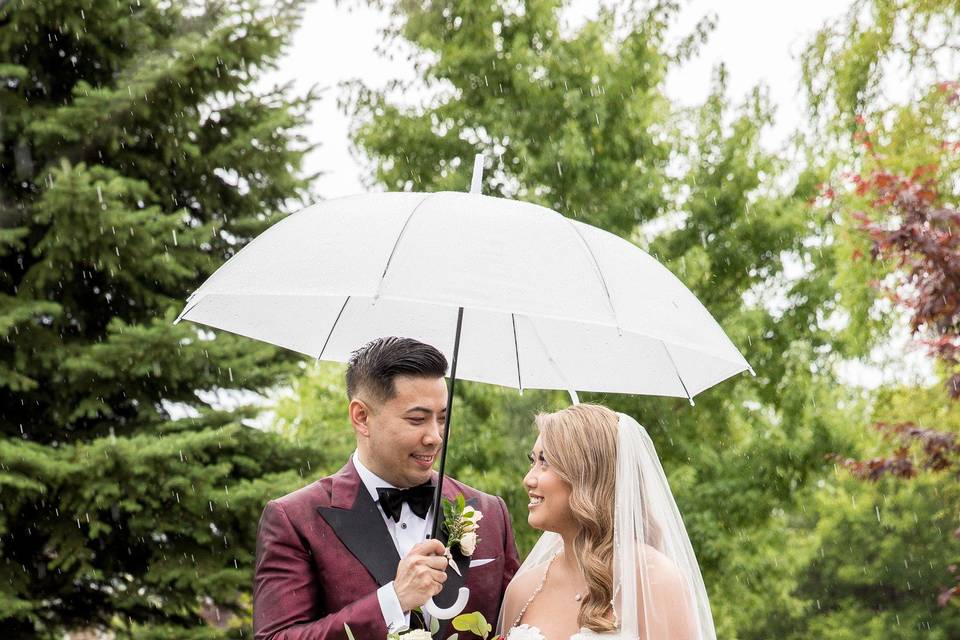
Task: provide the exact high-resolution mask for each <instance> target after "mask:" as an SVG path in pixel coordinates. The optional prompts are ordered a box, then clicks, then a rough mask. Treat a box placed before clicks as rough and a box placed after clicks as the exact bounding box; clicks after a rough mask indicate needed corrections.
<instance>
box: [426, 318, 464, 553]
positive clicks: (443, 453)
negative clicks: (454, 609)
mask: <svg viewBox="0 0 960 640" xmlns="http://www.w3.org/2000/svg"><path fill="white" fill-rule="evenodd" d="M462 325H463V307H460V309H459V310H458V311H457V333H456V335H455V336H454V338H453V360H452V361H451V363H450V390H449V391H448V392H447V416H446V419H445V420H444V421H443V444H442V445H441V447H440V474H439V476H438V478H437V490H436V493H435V494H434V496H433V534H432V535H431V537H432V538H437V537H438V536H439V534H440V524H441V523H442V522H443V511H441V510H440V497H441V496H442V495H443V469H444V467H445V466H446V463H447V439H448V438H449V436H450V418H451V416H453V387H454V385H455V384H456V382H457V354H458V353H459V352H460V327H461V326H462Z"/></svg>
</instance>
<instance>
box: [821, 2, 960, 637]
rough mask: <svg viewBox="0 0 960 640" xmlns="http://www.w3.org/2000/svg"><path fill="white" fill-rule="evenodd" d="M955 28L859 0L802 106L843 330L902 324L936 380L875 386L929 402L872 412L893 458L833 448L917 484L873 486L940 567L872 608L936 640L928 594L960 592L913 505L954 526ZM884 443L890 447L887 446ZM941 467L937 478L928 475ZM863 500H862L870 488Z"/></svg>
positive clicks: (913, 8)
mask: <svg viewBox="0 0 960 640" xmlns="http://www.w3.org/2000/svg"><path fill="white" fill-rule="evenodd" d="M958 21H960V12H958V7H957V5H956V3H954V2H939V1H934V2H917V1H907V2H886V1H881V0H860V1H858V2H855V3H854V4H853V6H852V8H851V10H850V13H849V14H848V15H847V17H846V19H845V20H843V21H841V22H839V23H837V24H834V25H830V26H825V27H824V28H823V29H822V30H821V31H820V33H819V34H818V35H817V37H816V38H815V39H814V40H813V42H812V43H811V44H810V46H809V47H808V49H807V50H806V52H805V54H804V69H805V82H806V86H807V90H808V93H809V94H810V95H811V110H812V112H813V113H814V114H815V115H820V116H823V118H822V119H821V120H822V122H823V126H822V127H821V131H820V136H821V140H822V141H823V144H824V147H826V148H828V149H830V150H831V154H830V155H831V157H830V159H829V161H828V163H827V165H828V167H829V169H830V174H829V183H828V184H827V185H825V186H824V190H823V191H824V195H823V198H822V201H823V208H824V209H826V210H828V211H829V215H830V216H831V218H832V219H833V220H834V221H835V223H836V228H837V234H836V238H837V242H836V243H835V246H834V251H835V254H836V255H837V256H838V257H837V267H838V280H837V284H838V290H839V292H840V296H841V299H842V301H843V306H844V307H845V308H846V309H847V310H849V312H850V313H849V316H850V322H849V325H848V333H850V334H857V333H858V334H860V335H861V336H863V337H865V338H864V339H862V341H861V342H862V344H863V345H864V346H867V347H868V346H872V345H876V344H878V343H880V344H882V343H883V342H884V341H885V340H886V338H887V336H888V335H889V331H890V329H891V327H896V326H897V325H898V323H900V322H903V323H905V324H907V325H908V327H909V330H910V332H911V333H912V334H913V335H914V336H915V337H917V338H921V339H925V340H926V341H927V342H928V345H929V353H930V355H931V357H933V358H935V359H936V361H937V362H938V366H937V368H936V371H935V375H936V377H938V378H941V379H942V380H943V382H944V383H945V384H943V385H942V388H943V395H942V396H941V398H940V399H939V401H935V400H933V398H932V396H931V390H930V389H929V388H928V387H927V385H926V383H923V384H919V385H917V386H916V387H913V388H908V389H894V390H893V391H890V390H883V391H882V393H881V395H880V397H879V399H878V402H881V403H882V402H883V401H884V398H885V396H887V395H888V394H890V393H893V394H894V395H895V396H897V395H902V396H906V395H910V394H912V395H913V396H915V397H916V398H918V399H919V398H923V399H925V400H926V401H927V402H928V403H932V404H931V405H929V406H925V405H924V403H922V402H919V401H918V402H912V403H903V402H900V403H899V409H898V411H896V412H890V411H886V412H884V411H878V412H877V417H876V418H875V419H874V422H875V423H876V426H878V427H880V429H879V430H880V431H881V433H882V434H883V435H884V436H885V437H886V438H888V439H890V440H892V441H894V442H895V443H896V448H895V450H894V451H893V452H889V451H888V452H887V453H886V454H883V455H881V454H880V445H879V443H878V440H879V439H880V436H876V435H872V437H871V439H870V442H869V445H868V446H866V447H863V448H862V451H854V452H851V451H844V452H843V453H844V456H850V458H848V459H847V460H845V461H844V462H845V464H846V466H847V467H848V468H850V469H851V470H853V472H854V474H856V475H858V476H860V477H861V478H864V479H870V480H873V481H877V480H879V479H881V478H882V477H883V476H884V475H885V474H888V473H889V474H891V475H895V476H899V477H900V478H901V479H903V478H911V477H914V476H915V475H917V472H918V471H920V472H921V473H920V477H919V478H918V480H917V484H918V485H921V487H923V488H920V487H917V488H907V487H898V486H896V484H895V483H891V482H890V481H889V480H884V481H883V487H884V488H889V487H893V488H892V489H889V491H890V493H892V494H894V495H900V496H914V498H911V499H913V500H914V502H915V506H914V513H915V514H916V513H918V514H919V520H918V526H917V528H918V530H922V531H923V532H922V533H919V532H918V533H917V534H916V535H915V536H914V537H910V536H903V537H901V538H899V540H900V541H901V542H902V543H903V546H902V547H901V549H902V554H904V555H906V554H908V553H914V552H915V551H916V552H917V553H922V552H923V545H925V544H928V543H929V539H928V536H927V534H928V533H930V531H931V530H932V531H935V532H936V533H937V534H938V536H939V539H940V542H939V546H938V548H937V549H936V554H937V557H939V559H940V562H941V565H940V567H938V568H937V569H934V568H933V567H932V566H931V569H933V570H932V571H928V572H927V574H926V576H924V577H923V578H922V579H921V577H920V576H915V577H914V579H913V585H914V588H913V589H911V590H909V593H902V594H900V592H896V593H897V594H898V595H901V597H899V598H895V599H890V601H889V602H886V603H885V606H886V607H888V608H889V609H890V610H892V611H894V612H895V613H896V612H899V615H900V616H901V617H903V618H907V617H908V616H914V618H916V615H915V612H916V611H920V612H923V611H926V610H927V609H930V611H929V612H928V614H927V613H921V614H919V615H921V616H923V615H929V620H928V621H927V624H929V625H933V626H934V627H936V628H940V629H945V630H946V631H945V632H946V636H944V637H948V636H950V631H951V630H952V629H953V627H950V625H949V623H950V617H951V616H952V613H953V612H952V611H951V612H946V611H940V612H937V611H936V610H935V609H936V606H935V605H934V604H933V602H935V601H936V600H937V598H936V597H935V595H931V593H936V592H937V590H939V592H940V594H941V596H940V598H939V600H940V602H941V604H946V603H947V602H948V601H949V600H950V598H951V597H952V596H955V595H956V594H957V593H960V584H958V583H957V578H956V577H954V578H953V579H949V580H948V579H946V578H944V576H943V573H944V572H945V571H946V569H945V568H944V567H945V566H946V565H947V564H948V563H949V562H951V560H952V561H953V562H955V559H956V557H957V547H956V542H955V540H953V539H951V537H950V536H949V534H950V532H951V531H953V530H955V529H956V526H955V524H954V526H950V527H949V528H943V527H941V524H942V523H943V513H942V511H941V506H940V505H935V504H934V503H931V502H929V501H927V500H925V498H924V495H923V493H924V489H926V490H927V491H933V492H935V493H938V494H939V495H938V496H937V498H938V499H940V500H942V499H944V498H945V499H947V500H948V502H947V504H948V505H949V509H952V511H953V514H954V517H955V513H956V508H957V507H956V505H957V494H956V479H955V475H953V474H951V473H949V470H950V469H951V468H955V465H956V464H957V451H960V446H958V444H957V442H958V429H957V425H956V422H955V420H950V419H948V416H946V415H945V414H950V413H952V412H955V409H956V408H955V407H953V408H947V407H944V406H943V405H946V404H948V403H951V402H953V403H955V402H956V401H955V399H954V400H952V401H951V400H949V399H948V398H949V397H953V398H956V396H957V387H958V385H960V370H958V359H957V353H958V349H960V345H958V335H960V329H958V327H960V313H958V309H960V293H958V292H960V289H958V274H960V267H958V266H957V264H956V255H957V246H958V245H957V240H956V238H957V230H958V229H960V214H958V212H957V211H956V206H955V203H956V199H957V197H958V195H960V191H958V189H960V182H958V180H957V177H958V175H960V155H958V153H957V150H958V147H957V142H956V118H957V116H958V113H960V112H958V109H960V105H958V96H960V93H958V84H957V82H956V78H955V76H953V75H952V71H951V70H952V68H953V67H954V66H955V65H956V63H957V62H958V61H960V39H958V38H957V33H958V28H957V27H958V24H960V23H958ZM897 67H899V69H898V68H897ZM898 71H899V72H900V73H906V74H909V76H910V77H911V78H912V79H913V82H912V83H910V84H907V85H906V87H905V88H906V91H905V93H904V92H900V93H897V92H894V93H893V94H892V96H891V93H890V92H887V91H885V90H884V88H885V87H889V84H890V77H891V76H892V75H893V74H894V73H897V72H898ZM901 93H902V94H903V95H901ZM877 283H883V285H882V286H877ZM891 301H892V302H893V304H891ZM881 406H883V405H882V404H881ZM933 407H937V408H938V409H939V410H940V411H933V410H931V409H932V408H933ZM885 413H886V414H887V415H884V414H885ZM864 424H866V422H865V423H864ZM884 445H885V447H886V448H887V449H888V450H889V443H884ZM853 458H869V459H867V460H864V461H858V460H854V459H853ZM914 460H916V461H917V462H916V464H915V463H914ZM925 471H930V472H932V473H931V475H930V476H928V475H927V474H926V473H925ZM943 471H947V473H939V474H938V473H937V472H943ZM863 491H864V493H867V494H871V493H875V488H873V487H870V488H864V489H863ZM838 526H843V527H847V526H849V523H847V522H843V523H842V524H838ZM891 538H893V539H894V540H897V539H898V538H897V537H896V536H891ZM938 571H939V573H938ZM951 583H953V584H952V586H951ZM877 606H880V605H877ZM953 633H956V631H955V630H953Z"/></svg>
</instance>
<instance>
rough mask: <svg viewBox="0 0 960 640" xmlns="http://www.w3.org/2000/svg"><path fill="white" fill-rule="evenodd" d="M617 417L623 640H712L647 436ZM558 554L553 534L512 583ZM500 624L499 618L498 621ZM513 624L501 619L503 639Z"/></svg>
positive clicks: (618, 604)
mask: <svg viewBox="0 0 960 640" xmlns="http://www.w3.org/2000/svg"><path fill="white" fill-rule="evenodd" d="M618 415H619V429H618V430H619V434H618V449H617V462H616V464H617V475H616V498H615V502H614V533H613V535H614V538H613V540H614V550H613V585H614V586H613V589H614V597H613V605H614V613H615V615H616V619H617V622H618V626H619V632H618V633H617V635H618V636H619V637H621V638H623V639H624V640H632V639H634V638H636V639H638V640H716V631H715V629H714V625H713V615H712V614H711V612H710V602H709V600H708V599H707V591H706V588H705V587H704V584H703V577H702V576H701V575H700V565H699V564H698V563H697V559H696V556H694V553H693V548H692V547H691V546H690V538H689V537H688V535H687V530H686V527H684V525H683V519H682V518H681V517H680V511H679V510H678V509H677V504H676V502H675V501H674V499H673V493H672V492H671V491H670V486H669V484H668V483H667V478H666V475H664V473H663V467H662V466H661V465H660V460H659V459H658V457H657V452H656V450H655V449H654V446H653V442H652V441H651V440H650V437H649V435H647V432H646V430H645V429H644V428H643V427H642V426H641V425H640V424H639V423H638V422H637V421H636V420H634V419H633V418H631V417H630V416H627V415H624V414H622V413H621V414H618ZM562 549H563V540H562V539H561V538H560V536H559V535H558V534H556V533H552V532H546V533H544V534H543V535H542V536H541V537H540V539H539V540H538V541H537V543H536V545H534V547H533V549H532V550H531V552H530V555H528V556H527V558H526V560H524V562H523V564H522V565H521V566H520V569H519V571H518V572H517V576H518V577H519V576H520V575H522V574H523V573H525V572H527V571H533V570H537V569H538V568H539V571H541V572H542V571H544V569H545V566H544V565H545V563H548V562H549V561H550V560H551V559H552V558H553V557H554V556H556V555H557V553H559V552H560V551H561V550H562ZM501 616H502V614H501ZM512 623H513V621H512V620H506V621H505V620H503V619H502V617H501V620H500V623H499V625H498V629H500V630H501V632H502V633H506V632H507V631H508V630H509V628H508V627H505V626H504V625H505V624H506V625H510V624H512Z"/></svg>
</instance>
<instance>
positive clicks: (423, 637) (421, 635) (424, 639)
mask: <svg viewBox="0 0 960 640" xmlns="http://www.w3.org/2000/svg"><path fill="white" fill-rule="evenodd" d="M400 640H433V636H431V635H430V632H429V631H427V630H426V629H411V630H410V631H407V632H406V633H401V634H400Z"/></svg>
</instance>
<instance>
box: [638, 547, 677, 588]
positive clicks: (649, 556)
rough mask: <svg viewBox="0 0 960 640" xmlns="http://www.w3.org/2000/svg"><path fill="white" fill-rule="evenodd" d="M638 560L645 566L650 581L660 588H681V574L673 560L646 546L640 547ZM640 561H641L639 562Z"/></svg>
mask: <svg viewBox="0 0 960 640" xmlns="http://www.w3.org/2000/svg"><path fill="white" fill-rule="evenodd" d="M640 556H641V557H640V558H638V559H637V560H638V562H639V561H642V562H644V563H645V564H646V567H647V574H648V576H649V578H650V580H651V581H653V582H655V583H657V584H659V585H661V586H670V585H672V586H675V587H677V588H681V587H682V586H683V572H682V571H680V567H678V566H677V565H676V564H675V563H674V562H673V560H671V559H670V558H668V557H667V556H666V555H664V554H663V553H661V552H660V551H658V550H657V549H656V548H654V547H651V546H650V545H648V544H642V545H640ZM641 559H642V560H641Z"/></svg>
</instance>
